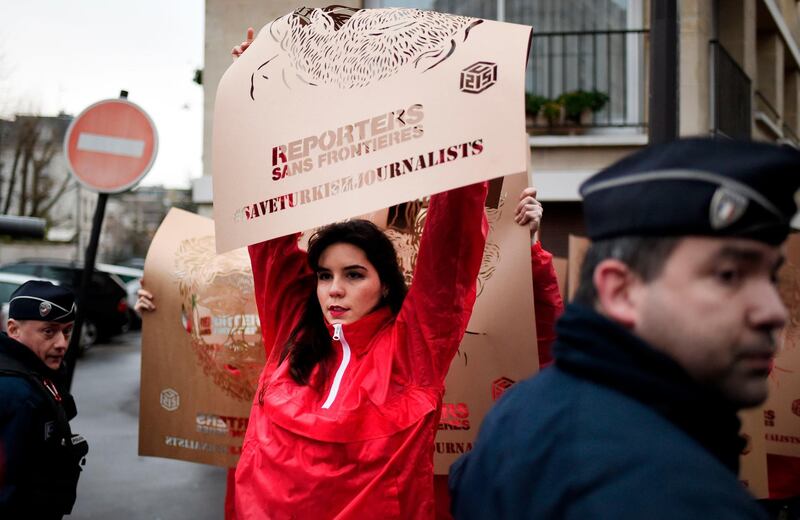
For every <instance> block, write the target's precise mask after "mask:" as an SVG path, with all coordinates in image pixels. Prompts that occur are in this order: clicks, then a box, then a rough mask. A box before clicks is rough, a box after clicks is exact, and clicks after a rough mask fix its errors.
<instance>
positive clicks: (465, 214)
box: [235, 183, 487, 519]
mask: <svg viewBox="0 0 800 520" xmlns="http://www.w3.org/2000/svg"><path fill="white" fill-rule="evenodd" d="M485 197H486V184H485V183H481V184H476V185H472V186H467V187H464V188H460V189H457V190H452V191H449V192H445V193H441V194H438V195H434V196H433V197H432V198H431V202H430V206H429V210H428V215H427V219H426V223H425V229H424V232H423V235H422V241H421V244H420V248H419V254H418V258H417V263H416V269H415V272H414V280H413V283H412V285H411V287H410V289H409V290H408V294H405V285H404V283H403V276H402V273H401V271H400V269H399V267H398V264H397V259H396V254H395V251H394V248H393V246H392V244H391V242H390V241H389V239H388V238H387V237H386V236H385V235H384V234H383V233H382V232H381V231H380V229H378V228H377V227H375V226H374V225H372V224H371V223H369V222H367V221H350V222H345V223H338V224H333V225H330V226H327V227H325V228H322V229H321V230H319V231H318V232H317V233H316V234H315V235H314V236H313V237H312V238H311V240H310V242H309V248H308V253H305V252H303V251H302V250H301V249H300V248H299V247H298V245H297V240H298V236H297V235H292V236H286V237H281V238H277V239H273V240H269V241H266V242H262V243H260V244H256V245H253V246H250V256H251V262H252V266H253V276H254V279H255V291H256V302H257V306H258V308H259V314H260V316H259V317H260V319H261V326H262V334H263V336H264V345H265V347H266V348H267V350H268V352H267V360H268V361H267V363H266V366H265V368H264V371H263V373H262V375H261V378H260V381H259V388H258V391H257V393H256V398H255V400H254V403H253V408H252V411H251V415H250V421H249V425H248V430H247V434H246V436H245V440H244V445H243V447H242V456H241V458H240V460H239V463H238V466H237V471H236V493H235V494H236V498H235V500H236V512H237V517H238V518H240V519H242V518H289V517H293V516H295V515H298V514H302V515H303V516H304V517H309V518H311V517H318V518H433V516H434V497H433V486H432V482H433V441H434V436H435V434H436V428H437V424H438V420H439V415H440V409H441V404H442V397H443V395H444V379H445V376H446V374H447V370H448V368H449V365H450V362H451V360H452V358H453V357H454V356H455V354H456V351H457V349H458V346H459V344H460V342H461V338H462V336H463V334H464V331H465V329H466V326H467V322H468V321H469V317H470V314H471V312H472V306H473V303H474V301H475V292H476V283H475V282H476V277H477V275H478V270H479V269H480V264H481V259H482V256H483V247H484V242H485V237H486V232H487V223H486V217H485V214H484V200H485Z"/></svg>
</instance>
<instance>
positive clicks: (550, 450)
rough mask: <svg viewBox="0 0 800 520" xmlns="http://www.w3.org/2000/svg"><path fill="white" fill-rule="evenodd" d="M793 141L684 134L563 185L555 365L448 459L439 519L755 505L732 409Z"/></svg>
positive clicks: (755, 361) (765, 292) (758, 340)
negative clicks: (570, 190)
mask: <svg viewBox="0 0 800 520" xmlns="http://www.w3.org/2000/svg"><path fill="white" fill-rule="evenodd" d="M799 186H800V152H798V151H797V150H794V149H791V148H788V147H777V146H773V145H769V144H764V143H754V142H733V141H713V140H710V139H687V140H682V141H676V142H673V143H670V144H667V145H660V146H654V147H650V148H646V149H644V150H642V151H640V152H638V153H636V154H634V155H632V156H629V157H627V158H626V159H624V160H622V161H620V162H618V163H616V164H614V165H612V166H610V167H609V168H607V169H606V170H604V171H602V172H600V173H598V174H597V175H595V176H593V177H592V178H590V179H589V180H588V181H586V182H585V183H584V184H583V186H582V187H581V194H582V196H583V199H584V202H583V205H584V215H585V221H586V229H587V231H588V234H589V237H590V238H591V239H592V241H593V243H592V246H591V247H590V249H589V251H588V252H587V254H586V258H585V259H584V263H583V266H582V270H581V276H580V282H579V288H578V290H577V293H576V296H575V303H573V304H571V305H569V306H568V307H567V310H566V312H565V314H564V315H563V317H562V318H561V320H560V321H559V322H558V325H557V327H556V330H557V335H558V338H557V340H556V344H555V346H554V348H553V351H554V356H555V365H554V366H552V367H550V368H547V369H544V370H543V371H542V372H541V373H540V374H539V375H537V376H536V377H534V378H531V379H529V380H527V381H525V382H522V383H520V384H518V385H517V386H516V387H515V388H512V389H511V390H510V391H509V392H507V393H506V395H505V396H504V397H503V399H502V400H501V401H500V402H499V403H498V404H497V406H496V407H495V408H494V409H493V410H492V411H491V412H490V413H489V415H488V416H487V417H486V419H485V421H484V423H483V426H482V428H481V432H480V435H479V438H478V440H477V442H476V444H475V448H474V450H473V451H472V452H471V453H468V454H467V455H464V456H463V457H462V458H461V459H459V460H458V461H457V462H456V463H455V464H454V466H453V467H452V468H451V474H450V487H451V491H452V494H453V501H452V504H453V506H452V508H453V513H454V515H455V517H456V518H457V519H472V518H475V519H485V518H492V519H503V518H548V519H549V518H614V519H642V518H647V519H654V518H656V519H659V518H663V519H674V518H681V519H687V518H689V519H693V518H702V519H710V518H715V519H716V518H725V519H731V518H735V519H739V518H763V517H765V514H764V512H763V511H762V510H761V508H760V506H759V505H758V504H757V503H756V502H755V501H754V500H753V499H752V497H751V496H750V495H749V494H748V492H747V491H746V489H745V488H744V487H743V486H742V485H741V484H740V482H739V481H738V479H737V472H738V461H739V455H740V452H741V450H742V447H743V440H742V439H741V437H740V436H739V427H740V424H739V421H738V419H737V411H738V410H739V409H741V408H746V407H753V406H756V405H758V404H760V403H762V402H763V401H764V399H765V398H766V397H767V375H768V374H769V371H770V368H771V361H772V358H773V356H774V354H775V351H776V332H777V331H778V330H779V329H780V328H781V327H782V326H783V324H784V323H785V321H786V319H787V311H786V308H785V307H784V305H783V303H782V302H781V300H780V297H779V295H778V292H777V288H776V273H777V271H778V268H779V267H780V265H781V262H782V260H783V256H782V253H781V248H780V244H781V243H782V242H783V241H784V240H785V238H786V236H787V234H788V233H789V221H790V220H791V218H792V217H793V215H794V214H795V213H796V210H797V208H796V206H795V201H794V194H795V192H796V191H797V189H798V187H799Z"/></svg>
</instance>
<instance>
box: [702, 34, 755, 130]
mask: <svg viewBox="0 0 800 520" xmlns="http://www.w3.org/2000/svg"><path fill="white" fill-rule="evenodd" d="M711 59H712V71H713V73H714V77H713V78H712V87H711V88H712V93H713V96H714V97H713V102H712V105H713V107H712V109H713V120H714V128H712V131H713V132H714V133H715V134H717V135H723V136H726V137H729V138H731V139H750V136H751V128H750V125H751V118H752V109H751V106H752V94H751V92H750V88H751V81H750V77H749V76H748V75H747V74H746V73H745V72H744V70H742V68H741V67H740V66H739V64H738V63H736V60H734V59H733V58H732V57H731V55H730V54H728V51H726V50H725V47H723V46H722V45H721V44H720V43H719V42H717V41H711Z"/></svg>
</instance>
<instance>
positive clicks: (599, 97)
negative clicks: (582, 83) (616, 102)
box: [558, 90, 608, 123]
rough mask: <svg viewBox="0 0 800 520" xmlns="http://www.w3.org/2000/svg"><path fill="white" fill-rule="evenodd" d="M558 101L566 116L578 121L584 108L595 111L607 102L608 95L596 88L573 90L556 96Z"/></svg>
mask: <svg viewBox="0 0 800 520" xmlns="http://www.w3.org/2000/svg"><path fill="white" fill-rule="evenodd" d="M558 101H559V102H560V103H561V104H562V105H563V106H564V113H565V115H566V118H567V119H568V120H570V121H573V122H575V123H580V121H581V113H582V112H583V111H584V110H591V111H592V112H597V111H598V110H601V109H602V108H603V107H604V106H605V105H606V103H608V95H607V94H606V93H604V92H599V91H597V90H592V91H586V90H573V91H571V92H565V93H563V94H561V95H560V96H559V97H558Z"/></svg>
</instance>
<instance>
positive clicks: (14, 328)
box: [8, 320, 73, 370]
mask: <svg viewBox="0 0 800 520" xmlns="http://www.w3.org/2000/svg"><path fill="white" fill-rule="evenodd" d="M72 325H73V323H72V322H69V323H57V322H54V321H34V320H8V335H9V337H11V338H14V339H15V340H17V341H19V342H20V343H22V344H23V345H25V346H26V347H28V348H29V349H31V350H32V351H33V353H34V354H36V355H37V356H38V357H39V359H41V360H42V361H43V362H44V364H45V365H47V366H48V368H50V369H52V370H58V367H59V366H61V362H62V361H63V359H64V354H66V353H67V347H68V346H69V336H70V334H72Z"/></svg>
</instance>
